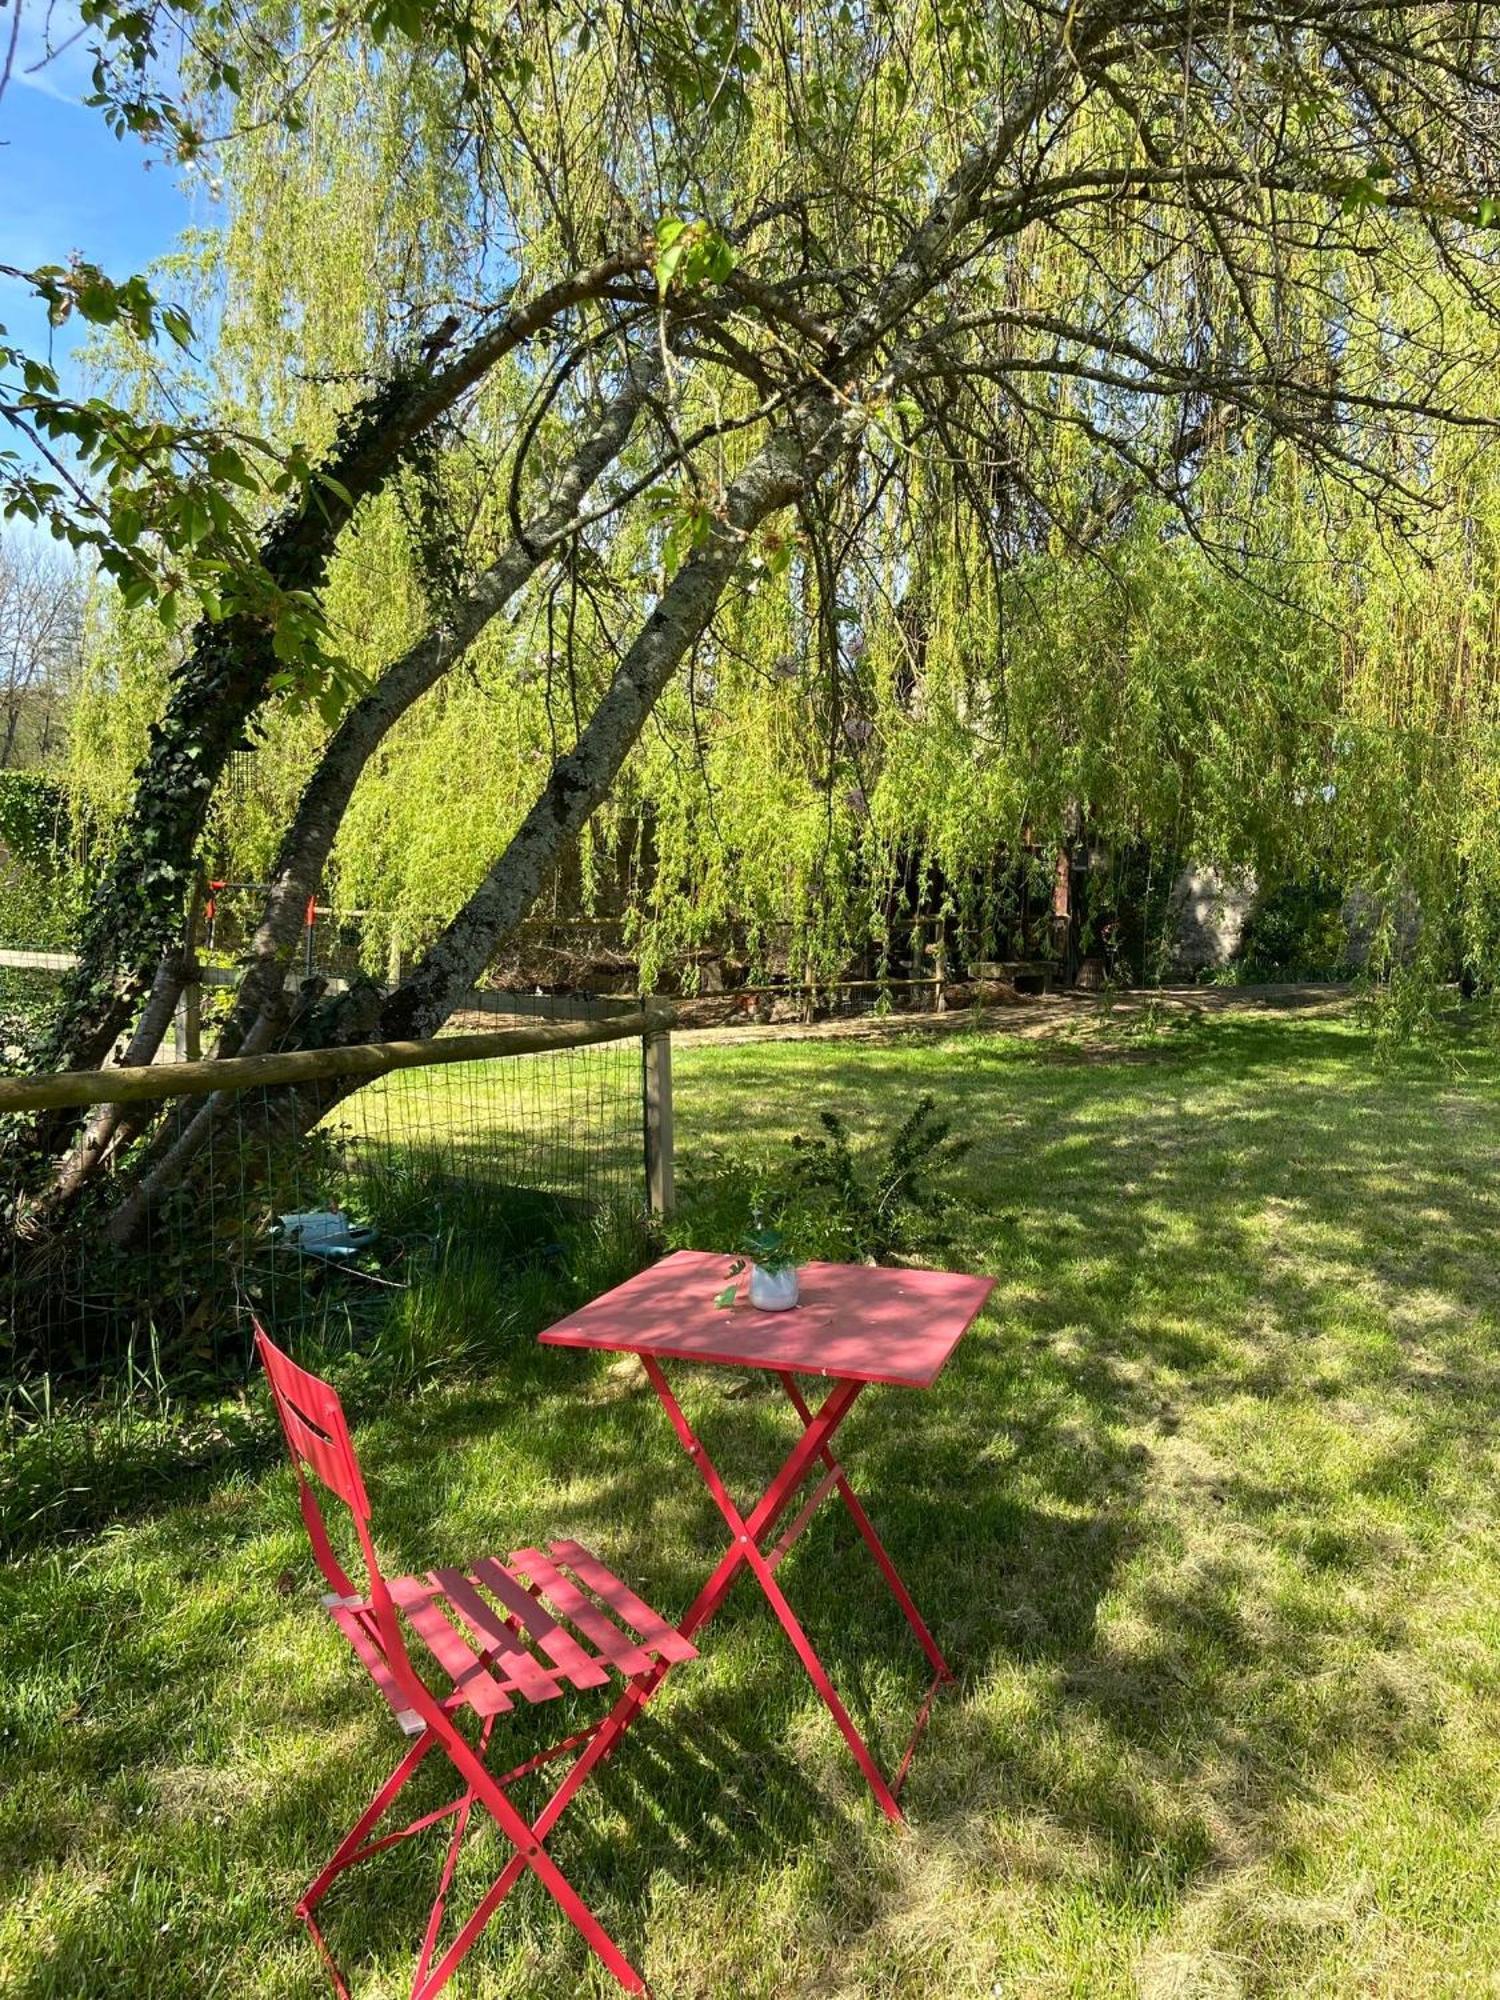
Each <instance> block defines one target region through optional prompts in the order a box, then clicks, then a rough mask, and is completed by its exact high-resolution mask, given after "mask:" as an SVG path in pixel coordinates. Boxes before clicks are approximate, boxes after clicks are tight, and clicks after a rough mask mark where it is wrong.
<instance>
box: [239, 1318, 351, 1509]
mask: <svg viewBox="0 0 1500 2000" xmlns="http://www.w3.org/2000/svg"><path fill="white" fill-rule="evenodd" d="M251 1324H252V1325H253V1326H254V1328H255V1345H256V1347H257V1349H258V1350H259V1352H260V1358H261V1361H262V1362H263V1363H264V1365H265V1371H266V1375H267V1377H268V1378H269V1380H270V1384H271V1395H272V1397H273V1398H274V1399H275V1403H276V1414H277V1415H278V1416H279V1417H280V1419H281V1428H282V1431H283V1432H284V1433H285V1436H286V1442H287V1449H288V1450H289V1451H290V1452H291V1454H292V1459H293V1462H294V1464H295V1465H296V1466H297V1468H298V1471H299V1472H301V1471H302V1470H303V1469H304V1468H306V1470H307V1471H310V1472H315V1473H316V1474H317V1476H318V1478H319V1479H321V1480H322V1482H323V1484H324V1485H325V1486H326V1487H327V1488H328V1490H329V1492H330V1493H333V1494H335V1495H336V1496H337V1497H338V1498H339V1499H340V1500H342V1501H343V1503H344V1505H345V1506H346V1507H347V1508H348V1509H349V1511H350V1512H351V1513H352V1514H353V1515H354V1517H355V1519H356V1520H358V1521H366V1522H367V1521H368V1520H369V1518H370V1500H369V1496H368V1494H367V1493H366V1492H365V1482H364V1479H363V1477H362V1476H361V1474H360V1469H359V1460H358V1459H357V1458H356V1457H355V1456H354V1444H353V1441H352V1439H351V1438H350V1436H349V1426H348V1423H347V1422H346V1421H345V1418H344V1406H343V1404H342V1403H341V1402H340V1401H339V1398H338V1391H337V1390H336V1389H334V1388H333V1386H332V1384H331V1383H328V1382H325V1381H324V1380H323V1378H322V1376H321V1375H310V1374H309V1373H308V1372H307V1370H306V1369H305V1368H299V1367H298V1366H297V1364H296V1362H295V1361H293V1359H292V1357H291V1356H290V1355H289V1354H285V1353H283V1352H282V1350H281V1349H280V1348H279V1347H278V1346H277V1345H276V1343H275V1341H274V1340H272V1338H271V1336H270V1335H269V1334H268V1333H267V1332H266V1330H265V1328H264V1327H263V1326H262V1325H261V1323H260V1321H259V1320H253V1321H252V1322H251Z"/></svg>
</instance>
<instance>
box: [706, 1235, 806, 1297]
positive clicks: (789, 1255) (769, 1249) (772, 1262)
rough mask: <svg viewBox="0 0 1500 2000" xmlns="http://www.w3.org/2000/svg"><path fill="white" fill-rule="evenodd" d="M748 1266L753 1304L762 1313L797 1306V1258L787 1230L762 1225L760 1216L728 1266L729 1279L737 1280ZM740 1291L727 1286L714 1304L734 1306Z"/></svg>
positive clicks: (743, 1238)
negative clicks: (736, 1295)
mask: <svg viewBox="0 0 1500 2000" xmlns="http://www.w3.org/2000/svg"><path fill="white" fill-rule="evenodd" d="M747 1264H748V1265H749V1267H750V1287H749V1290H750V1303H751V1305H753V1306H755V1307H756V1308H757V1309H758V1310H759V1311H760V1312H786V1311H788V1310H789V1308H791V1307H792V1306H794V1305H796V1303H797V1296H798V1285H797V1258H796V1253H795V1252H794V1251H793V1249H792V1246H791V1242H790V1240H789V1238H788V1237H787V1234H786V1232H785V1230H782V1229H777V1228H775V1227H773V1226H772V1225H770V1224H768V1223H763V1222H761V1220H760V1218H759V1217H758V1216H757V1218H756V1222H755V1227H754V1228H753V1229H747V1230H746V1232H745V1234H744V1235H743V1236H742V1237H741V1238H740V1247H739V1254H738V1255H737V1256H736V1257H735V1260H734V1262H733V1263H732V1264H731V1265H730V1267H729V1275H730V1277H731V1278H734V1279H738V1278H739V1276H740V1273H741V1272H742V1271H743V1270H744V1269H745V1267H746V1265H747ZM738 1291H739V1285H738V1284H737V1283H736V1284H732V1285H726V1286H725V1287H724V1289H723V1291H722V1292H720V1293H719V1295H718V1297H717V1298H716V1299H715V1301H714V1303H715V1305H720V1306H732V1305H733V1304H734V1300H735V1294H736V1293H737V1292H738Z"/></svg>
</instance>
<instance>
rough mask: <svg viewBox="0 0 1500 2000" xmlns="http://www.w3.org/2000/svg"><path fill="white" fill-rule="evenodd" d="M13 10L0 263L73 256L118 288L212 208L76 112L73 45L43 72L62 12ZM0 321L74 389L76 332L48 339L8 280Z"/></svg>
mask: <svg viewBox="0 0 1500 2000" xmlns="http://www.w3.org/2000/svg"><path fill="white" fill-rule="evenodd" d="M15 4H16V0H0V33H4V34H6V35H8V33H9V28H10V21H11V14H10V9H11V7H12V6H14V5H15ZM22 7H23V11H22V15H21V40H20V46H19V50H18V54H17V60H16V66H15V71H14V72H13V74H12V76H11V80H10V84H9V86H8V88H7V89H6V92H5V95H4V96H3V97H0V263H4V264H16V265H19V266H20V267H21V268H22V269H27V268H29V267H31V266H33V265H36V264H64V263H66V262H67V260H68V256H69V253H70V252H72V251H75V250H76V251H77V252H78V253H79V255H80V256H82V257H85V258H87V259H89V260H90V261H91V262H93V263H96V264H99V265H102V266H103V268H104V269H105V270H106V271H107V272H108V273H109V274H110V276H111V277H118V278H123V277H128V276H129V275H130V273H131V272H133V271H139V270H141V269H143V268H144V267H145V266H146V265H147V264H149V263H150V262H151V260H152V258H153V257H159V256H160V255H162V253H163V252H164V251H167V250H170V249H171V247H172V245H173V243H174V241H175V239H176V237H177V234H178V232H179V231H180V230H181V229H183V228H185V227H186V226H187V225H188V224H190V223H193V222H198V223H207V222H209V221H211V220H212V219H213V207H212V204H211V203H210V202H209V201H208V199H207V197H206V195H205V194H204V193H203V192H202V191H201V190H198V191H195V192H194V193H192V194H191V195H190V194H187V193H185V192H184V191H183V190H182V189H181V188H180V187H179V186H178V182H177V175H176V172H175V170H174V169H173V168H171V167H169V166H165V165H163V164H162V163H161V161H159V160H153V159H152V156H151V155H150V153H149V152H148V151H147V149H146V148H145V147H144V146H142V145H141V144H140V142H139V141H138V140H136V139H133V138H129V137H127V138H125V139H116V138H115V137H114V136H113V135H112V133H111V132H110V131H109V129H108V127H107V126H106V125H105V123H104V119H103V117H102V116H101V114H100V113H99V112H97V111H91V110H89V109H87V107H86V106H85V105H84V104H83V103H82V102H81V100H82V98H83V97H84V96H85V95H86V94H87V93H88V90H89V88H90V82H89V72H90V69H91V67H92V64H91V60H90V57H89V54H88V50H87V46H86V41H85V40H80V41H78V42H77V43H75V44H74V45H73V46H72V47H71V48H67V49H64V50H63V51H62V53H60V54H58V55H56V56H55V57H54V59H53V60H51V61H46V60H45V59H46V56H47V48H46V44H45V42H44V39H43V35H44V30H45V28H46V26H47V24H48V21H49V18H50V27H51V37H52V42H53V44H54V46H56V45H58V44H61V43H63V42H65V41H66V40H67V38H68V36H69V35H70V34H72V33H73V31H74V30H75V29H76V27H77V15H76V13H75V11H74V9H73V8H72V7H71V6H68V5H54V6H52V8H51V9H50V16H49V10H48V8H47V7H46V6H45V5H44V4H42V0H22ZM39 63H41V64H44V66H43V67H40V68H36V67H34V66H35V65H37V64H39ZM0 320H3V321H4V323H5V324H6V325H7V326H9V328H10V329H11V331H12V333H13V334H16V335H18V336H19V337H20V339H21V340H22V341H24V343H25V344H26V346H27V347H28V348H30V349H31V350H32V351H33V352H45V350H46V346H47V343H48V340H49V338H50V339H51V341H52V343H53V353H54V356H55V358H56V359H57V360H58V361H59V362H61V363H62V365H63V369H64V377H65V387H69V388H72V387H76V386H78V384H77V379H76V376H73V375H72V371H70V370H69V368H68V358H69V356H70V355H71V354H72V352H73V350H74V348H75V346H76V345H77V344H79V342H80V341H81V340H82V339H83V338H84V337H85V336H86V329H82V328H80V329H78V330H77V331H75V330H74V329H73V328H72V327H64V328H62V329H60V330H58V331H57V332H55V333H52V332H51V331H50V330H49V328H48V327H47V324H46V319H45V315H44V314H42V313H41V312H40V311H39V310H38V309H37V308H36V307H35V305H33V304H30V303H28V302H27V299H26V296H25V294H24V292H23V291H22V289H21V288H20V287H18V286H17V285H16V284H15V283H14V282H13V281H10V280H0Z"/></svg>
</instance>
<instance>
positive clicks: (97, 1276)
mask: <svg viewBox="0 0 1500 2000" xmlns="http://www.w3.org/2000/svg"><path fill="white" fill-rule="evenodd" d="M649 1019H650V1017H645V1016H640V1015H632V1016H629V1017H625V1018H622V1019H621V1020H619V1021H618V1022H608V1023H599V1022H595V1023H592V1024H589V1023H583V1024H579V1025H578V1026H577V1027H576V1028H575V1027H569V1026H551V1027H544V1028H541V1029H536V1028H533V1029H532V1030H530V1031H529V1032H528V1031H526V1030H517V1031H512V1032H511V1033H510V1035H509V1036H507V1035H506V1034H504V1033H500V1034H492V1035H489V1036H479V1037H473V1036H460V1037H453V1038H451V1039H444V1040H440V1041H438V1042H436V1043H432V1044H428V1045H426V1047H427V1049H428V1050H429V1051H431V1052H432V1059H431V1060H429V1061H426V1062H421V1063H418V1064H415V1065H414V1066H411V1067H402V1068H399V1069H393V1070H391V1071H390V1072H389V1073H386V1074H381V1075H377V1076H374V1077H373V1078H369V1079H368V1080H366V1079H364V1078H361V1077H358V1076H352V1075H348V1074H345V1075H343V1076H338V1075H330V1076H322V1077H319V1078H317V1079H314V1080H284V1081H275V1082H267V1083H252V1084H247V1085H245V1086H244V1087H237V1088H233V1089H220V1090H218V1091H217V1092H215V1093H214V1094H213V1095H212V1096H207V1095H202V1094H199V1095H183V1094H179V1093H180V1092H181V1091H182V1089H183V1085H184V1079H186V1078H187V1077H188V1073H189V1071H197V1072H206V1071H209V1070H214V1069H217V1068H219V1067H220V1066H217V1065H165V1066H162V1067H160V1068H156V1069H153V1070H151V1071H149V1072H135V1073H133V1076H134V1079H135V1081H134V1082H133V1086H132V1087H135V1088H140V1089H151V1090H154V1091H155V1093H156V1095H155V1096H154V1097H153V1098H152V1099H149V1100H147V1101H146V1102H143V1103H140V1104H135V1103H131V1104H127V1105H126V1106H125V1109H124V1119H125V1124H124V1126H123V1128H122V1133H123V1137H124V1141H125V1143H124V1144H123V1145H121V1144H120V1141H119V1140H117V1141H116V1146H117V1149H118V1151H119V1159H118V1163H117V1164H116V1165H115V1166H114V1167H113V1169H112V1170H110V1171H108V1172H105V1173H102V1174H101V1175H100V1176H99V1177H98V1180H99V1184H98V1185H97V1186H96V1187H94V1188H92V1189H91V1190H90V1191H89V1194H88V1197H87V1198H86V1200H84V1201H83V1202H82V1203H80V1204H79V1205H78V1206H77V1207H76V1209H75V1210H73V1211H72V1212H71V1213H70V1214H69V1216H68V1218H67V1222H66V1226H65V1227H61V1228H55V1227H51V1226H46V1225H45V1223H44V1225H43V1226H39V1227H36V1226H27V1223H26V1219H25V1216H24V1213H22V1214H20V1215H18V1219H19V1220H20V1221H21V1224H22V1226H20V1227H17V1228H14V1229H12V1230H11V1232H10V1240H9V1244H8V1247H7V1249H6V1250H5V1251H4V1252H3V1253H0V1376H3V1375H5V1374H6V1373H7V1372H8V1373H9V1374H10V1375H11V1376H12V1377H19V1376H23V1375H26V1374H36V1373H44V1374H46V1375H47V1376H49V1377H63V1378H72V1377H83V1376H88V1375H91V1374H95V1373H97V1372H99V1371H100V1370H101V1369H103V1368H106V1367H117V1366H120V1365H123V1366H124V1367H125V1368H126V1369H127V1370H133V1369H139V1370H140V1371H141V1372H142V1373H143V1374H148V1375H151V1376H153V1377H155V1378H157V1379H161V1378H170V1379H172V1380H173V1381H182V1380H184V1379H190V1378H191V1377H193V1376H194V1375H195V1374H199V1373H203V1374H207V1373H212V1374H214V1375H223V1374H226V1373H228V1374H233V1373H235V1372H237V1371H239V1370H240V1369H241V1368H243V1367H244V1366H245V1365H246V1362H247V1360H248V1352H249V1349H248V1330H249V1319H250V1315H251V1313H252V1312H258V1313H260V1314H261V1315H262V1316H263V1317H265V1318H266V1319H268V1320H270V1321H274V1323H275V1324H276V1325H277V1326H278V1327H280V1328H282V1329H283V1330H287V1331H289V1332H291V1333H294V1334H300V1335H301V1336H302V1337H304V1338H305V1337H309V1336H311V1337H312V1338H315V1339H316V1341H317V1342H318V1343H319V1344H321V1345H322V1346H324V1347H325V1348H326V1347H332V1346H338V1345H341V1344H344V1343H349V1344H357V1343H359V1342H360V1341H361V1340H362V1339H365V1338H369V1337H374V1336H375V1335H377V1334H378V1333H379V1332H380V1330H381V1329H382V1328H383V1327H385V1326H387V1325H388V1324H389V1323H390V1322H391V1321H392V1320H393V1319H395V1320H400V1319H401V1318H402V1316H403V1315H404V1314H405V1315H409V1314H410V1313H411V1311H412V1309H413V1303H414V1301H415V1300H416V1299H417V1298H418V1296H419V1295H420V1296H421V1298H422V1299H423V1300H425V1306H424V1310H426V1311H427V1312H428V1314H429V1317H430V1313H431V1310H432V1309H433V1301H434V1299H439V1300H440V1304H441V1313H442V1314H443V1315H444V1316H445V1317H446V1319H447V1321H448V1322H450V1324H449V1333H450V1335H451V1337H452V1338H453V1339H454V1340H455V1341H458V1342H462V1341H463V1340H465V1339H467V1338H471V1337H472V1336H473V1334H474V1332H475V1331H476V1328H475V1327H474V1326H473V1325H472V1324H471V1323H472V1322H473V1321H474V1320H475V1318H476V1316H477V1317H480V1318H482V1316H483V1315H484V1314H485V1313H486V1312H487V1311H497V1310H501V1309H502V1301H501V1292H502V1291H503V1288H504V1283H505V1281H506V1279H507V1278H508V1277H514V1276H515V1275H516V1274H517V1273H523V1272H525V1271H528V1270H535V1269H537V1268H544V1269H545V1268H547V1267H555V1266H557V1265H559V1264H562V1263H566V1261H567V1260H568V1259H569V1258H570V1256H572V1255H573V1254H574V1251H575V1249H576V1246H577V1245H578V1243H579V1241H580V1239H581V1238H587V1237H588V1236H590V1235H591V1234H596V1233H597V1232H598V1231H599V1230H600V1229H634V1230H635V1231H637V1232H642V1233H643V1232H644V1227H645V1219H646V1216H647V1211H648V1208H649V1181H648V1168H647V1142H646V1141H647V1135H646V1132H645V1128H644V1120H645V1102H646V1099H645V1094H644V1090H643V1048H644V1047H645V1046H646V1045H645V1044H644V1043H643V1040H642V1034H641V1029H642V1023H643V1021H649ZM548 1037H550V1038H551V1044H552V1045H550V1046H546V1047H530V1048H523V1049H518V1050H517V1051H516V1052H506V1053H480V1054H477V1055H476V1056H475V1057H474V1059H472V1060H454V1059H453V1058H454V1057H455V1056H456V1055H458V1054H460V1053H461V1051H462V1050H463V1049H464V1048H466V1047H468V1046H470V1045H471V1044H472V1045H476V1046H479V1045H486V1046H487V1045H493V1044H496V1043H503V1042H505V1041H506V1040H507V1039H509V1040H511V1041H514V1042H518V1043H520V1042H528V1041H529V1042H531V1043H536V1042H537V1041H539V1040H545V1039H547V1038H548ZM572 1038H576V1039H572ZM321 1053H322V1054H324V1055H329V1056H334V1055H345V1054H350V1053H353V1054H356V1055H357V1054H359V1053H360V1052H358V1051H355V1052H321ZM263 1060H268V1061H277V1060H285V1059H275V1058H271V1059H263ZM232 1067H233V1066H232V1065H231V1068H232ZM112 1074H113V1076H114V1077H115V1078H116V1079H118V1078H119V1076H120V1075H121V1074H122V1072H118V1071H117V1072H113V1073H112ZM27 1081H28V1080H26V1079H21V1080H15V1081H13V1082H12V1083H9V1084H6V1085H5V1086H4V1089H5V1091H6V1092H7V1093H8V1094H9V1096H8V1101H13V1100H14V1099H15V1098H16V1097H17V1096H24V1095H25V1084H26V1082H27ZM37 1081H41V1080H37ZM116 1087H117V1088H118V1087H119V1086H118V1083H117V1085H116ZM101 1091H102V1083H101ZM133 1126H139V1128H140V1130H139V1135H138V1136H136V1137H134V1138H132V1137H131V1136H130V1135H131V1130H132V1127H133ZM15 1206H16V1204H15V1201H14V1191H12V1207H13V1209H14V1208H15ZM479 1330H482V1329H479ZM432 1331H433V1330H432V1328H431V1327H429V1328H428V1329H427V1332H428V1333H429V1334H431V1333H432Z"/></svg>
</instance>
